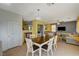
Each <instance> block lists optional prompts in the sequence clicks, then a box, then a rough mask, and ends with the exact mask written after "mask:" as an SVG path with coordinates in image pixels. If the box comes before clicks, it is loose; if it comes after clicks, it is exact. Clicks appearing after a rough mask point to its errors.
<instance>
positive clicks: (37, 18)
mask: <svg viewBox="0 0 79 59" xmlns="http://www.w3.org/2000/svg"><path fill="white" fill-rule="evenodd" d="M39 12H40V9H37V16H36V20H40V19H41V17H40V15H39Z"/></svg>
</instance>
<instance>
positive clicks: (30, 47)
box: [26, 38, 33, 51]
mask: <svg viewBox="0 0 79 59" xmlns="http://www.w3.org/2000/svg"><path fill="white" fill-rule="evenodd" d="M26 46H27V49H28V51H32V50H33V44H32V40H31V39H29V38H26Z"/></svg>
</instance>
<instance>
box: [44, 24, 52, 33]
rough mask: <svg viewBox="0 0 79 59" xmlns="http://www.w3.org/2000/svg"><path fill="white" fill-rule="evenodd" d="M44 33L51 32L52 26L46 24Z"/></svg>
mask: <svg viewBox="0 0 79 59" xmlns="http://www.w3.org/2000/svg"><path fill="white" fill-rule="evenodd" d="M45 31H48V32H50V31H52V25H51V24H46V29H45Z"/></svg>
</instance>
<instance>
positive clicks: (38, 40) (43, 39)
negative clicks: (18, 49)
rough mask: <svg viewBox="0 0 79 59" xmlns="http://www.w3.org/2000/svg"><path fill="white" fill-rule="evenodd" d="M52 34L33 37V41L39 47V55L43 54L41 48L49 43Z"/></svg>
mask: <svg viewBox="0 0 79 59" xmlns="http://www.w3.org/2000/svg"><path fill="white" fill-rule="evenodd" d="M50 38H51V36H45V37H43V36H38V37H37V38H33V39H32V41H33V42H34V44H35V45H37V46H38V47H39V56H41V48H42V46H43V45H45V44H47V43H48V42H49V39H50Z"/></svg>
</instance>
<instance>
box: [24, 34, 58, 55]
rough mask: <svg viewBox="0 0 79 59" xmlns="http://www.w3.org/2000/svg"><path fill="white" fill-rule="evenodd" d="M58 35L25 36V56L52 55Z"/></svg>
mask: <svg viewBox="0 0 79 59" xmlns="http://www.w3.org/2000/svg"><path fill="white" fill-rule="evenodd" d="M57 39H58V35H57V34H56V33H55V34H54V35H53V36H50V35H48V34H45V36H38V37H36V38H25V40H26V50H27V51H26V56H53V54H54V51H55V50H56V48H57Z"/></svg>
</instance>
